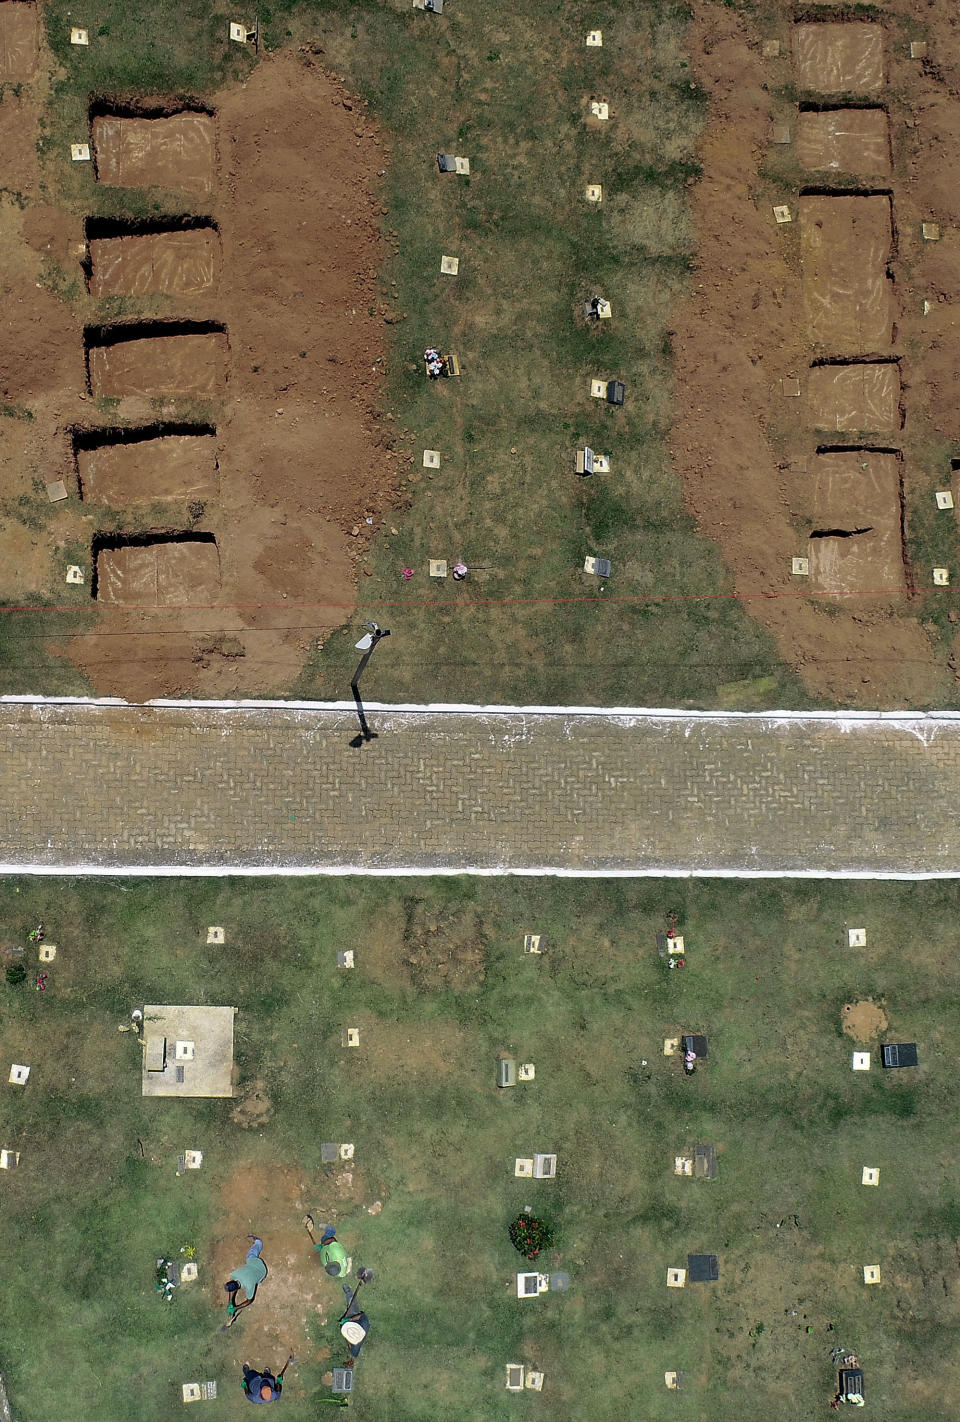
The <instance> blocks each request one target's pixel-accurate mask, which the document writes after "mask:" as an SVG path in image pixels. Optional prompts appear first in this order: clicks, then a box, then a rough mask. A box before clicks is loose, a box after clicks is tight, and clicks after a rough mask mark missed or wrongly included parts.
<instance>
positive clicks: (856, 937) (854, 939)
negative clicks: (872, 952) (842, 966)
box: [847, 928, 867, 948]
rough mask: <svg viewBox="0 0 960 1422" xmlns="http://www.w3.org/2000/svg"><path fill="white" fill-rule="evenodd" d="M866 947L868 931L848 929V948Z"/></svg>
mask: <svg viewBox="0 0 960 1422" xmlns="http://www.w3.org/2000/svg"><path fill="white" fill-rule="evenodd" d="M866 946H867V930H866V929H865V928H848V929H847V947H848V948H866Z"/></svg>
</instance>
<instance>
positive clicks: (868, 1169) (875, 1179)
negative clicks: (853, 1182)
mask: <svg viewBox="0 0 960 1422" xmlns="http://www.w3.org/2000/svg"><path fill="white" fill-rule="evenodd" d="M860 1184H861V1185H879V1184H880V1171H879V1170H877V1169H875V1168H874V1167H873V1166H870V1165H865V1166H864V1167H863V1173H862V1174H861V1176H860Z"/></svg>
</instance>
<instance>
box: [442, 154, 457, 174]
mask: <svg viewBox="0 0 960 1422" xmlns="http://www.w3.org/2000/svg"><path fill="white" fill-rule="evenodd" d="M437 167H438V168H439V169H440V171H441V173H455V172H456V171H457V160H456V158H455V157H454V155H453V154H452V153H438V154H437Z"/></svg>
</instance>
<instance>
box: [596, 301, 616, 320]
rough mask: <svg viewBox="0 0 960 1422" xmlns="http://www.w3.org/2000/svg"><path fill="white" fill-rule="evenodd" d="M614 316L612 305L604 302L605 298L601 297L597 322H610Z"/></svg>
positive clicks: (598, 304)
mask: <svg viewBox="0 0 960 1422" xmlns="http://www.w3.org/2000/svg"><path fill="white" fill-rule="evenodd" d="M612 315H613V307H612V306H611V305H610V303H609V301H604V299H603V297H601V298H600V300H599V301H598V302H597V320H598V321H609V320H610V317H611V316H612Z"/></svg>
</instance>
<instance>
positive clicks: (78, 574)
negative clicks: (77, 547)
mask: <svg viewBox="0 0 960 1422" xmlns="http://www.w3.org/2000/svg"><path fill="white" fill-rule="evenodd" d="M67 582H68V583H73V584H76V585H78V586H79V585H80V584H82V582H83V569H82V568H78V567H77V566H76V564H75V563H72V564H71V565H70V567H69V568H68V569H67Z"/></svg>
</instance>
